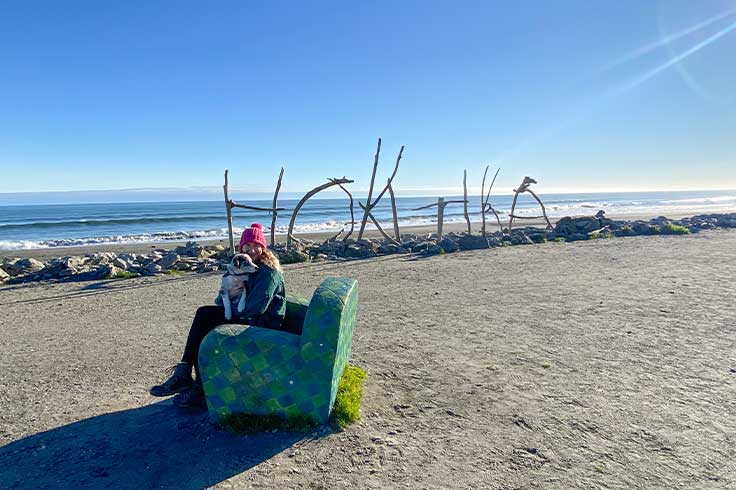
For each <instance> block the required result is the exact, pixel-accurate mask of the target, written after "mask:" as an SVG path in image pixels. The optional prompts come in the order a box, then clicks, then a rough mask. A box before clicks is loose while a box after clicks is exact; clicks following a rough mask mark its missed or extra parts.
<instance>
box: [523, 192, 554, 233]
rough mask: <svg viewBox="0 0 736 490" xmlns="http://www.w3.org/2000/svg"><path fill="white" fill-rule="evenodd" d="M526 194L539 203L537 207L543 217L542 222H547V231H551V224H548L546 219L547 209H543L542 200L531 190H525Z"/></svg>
mask: <svg viewBox="0 0 736 490" xmlns="http://www.w3.org/2000/svg"><path fill="white" fill-rule="evenodd" d="M527 192H528V193H529V194H531V195H532V197H533V198H534V199H536V200H537V202H538V203H539V206H540V207H541V208H542V214H543V215H544V220H545V221H546V222H547V229H549V230H551V229H552V223H550V222H549V218H548V217H547V208H545V207H544V204H543V203H542V200H541V199H539V197H537V195H536V194H535V193H534V191H533V190H531V189H527Z"/></svg>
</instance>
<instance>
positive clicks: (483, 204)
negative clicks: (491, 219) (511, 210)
mask: <svg viewBox="0 0 736 490" xmlns="http://www.w3.org/2000/svg"><path fill="white" fill-rule="evenodd" d="M490 167H491V166H490V165H486V170H485V172H483V183H482V184H481V187H480V214H481V217H482V222H483V224H482V225H481V234H482V235H483V238H485V236H486V213H487V212H488V211H491V212H493V214H494V215H495V216H496V221H498V228H499V229H500V230H501V231H502V232H503V226H501V219H500V218H499V217H498V213H497V212H496V210H495V209H493V206H492V205H491V203H490V199H491V189H493V184H494V183H495V182H496V177H498V172H500V171H501V167H499V168H498V169H497V170H496V173H495V175H494V176H493V180H492V181H491V185H490V186H488V192H487V193H486V192H485V187H486V175H487V174H488V169H489V168H490ZM484 193H485V197H484Z"/></svg>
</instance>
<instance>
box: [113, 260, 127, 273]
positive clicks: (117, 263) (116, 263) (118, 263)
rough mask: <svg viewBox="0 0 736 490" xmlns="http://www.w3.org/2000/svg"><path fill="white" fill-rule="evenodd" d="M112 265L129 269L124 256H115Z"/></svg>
mask: <svg viewBox="0 0 736 490" xmlns="http://www.w3.org/2000/svg"><path fill="white" fill-rule="evenodd" d="M112 265H114V266H115V267H117V268H118V269H122V270H127V269H128V262H126V261H125V259H123V258H122V257H115V260H113V261H112Z"/></svg>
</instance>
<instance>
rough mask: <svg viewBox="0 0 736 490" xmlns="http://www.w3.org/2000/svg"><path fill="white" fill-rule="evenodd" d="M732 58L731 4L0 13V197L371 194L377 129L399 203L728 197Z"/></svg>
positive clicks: (427, 4) (205, 6) (7, 9)
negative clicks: (226, 186) (549, 195)
mask: <svg viewBox="0 0 736 490" xmlns="http://www.w3.org/2000/svg"><path fill="white" fill-rule="evenodd" d="M663 39H669V41H668V42H661V41H662V40H663ZM734 53H736V3H734V1H733V0H729V1H726V0H699V1H697V2H693V1H690V0H667V1H664V0H663V1H646V0H631V1H616V2H609V1H602V0H594V1H590V0H580V1H555V2H542V1H514V2H510V1H509V2H490V1H482V2H450V1H442V2H432V1H416V2H414V1H401V2H389V1H386V2H381V1H379V2H291V1H289V2H278V1H269V2H261V3H252V2H244V1H233V2H226V1H218V2H184V1H180V2H163V1H154V2H142V1H141V2H73V1H68V2H52V1H46V2H39V1H18V2H12V1H7V2H3V3H2V5H1V6H0V69H1V73H2V75H1V76H0V113H1V114H2V117H1V118H0V192H6V193H7V192H36V191H77V190H81V191H83V190H100V189H129V188H180V187H192V186H196V187H200V188H205V189H207V188H212V189H214V190H215V191H217V190H218V189H219V186H221V185H222V172H223V170H224V169H225V168H229V169H230V171H231V175H232V182H233V184H234V185H235V186H236V187H238V188H241V189H244V190H251V191H254V192H258V191H269V190H271V189H272V188H273V187H274V185H275V180H276V177H277V175H278V169H279V167H280V165H282V164H283V165H284V166H285V168H286V173H285V177H284V187H283V189H284V190H285V191H290V192H299V191H303V190H306V189H309V188H311V187H313V186H315V185H318V184H320V183H322V182H324V179H325V178H327V177H335V176H343V175H347V176H348V177H351V178H354V179H355V180H356V183H355V184H354V188H355V189H356V190H360V189H365V188H367V186H368V183H369V180H370V170H371V166H372V158H373V153H374V152H375V145H376V139H377V137H379V136H380V137H382V138H383V143H384V145H383V159H382V165H381V167H380V169H379V176H378V178H377V181H378V182H385V179H386V177H387V176H388V174H389V172H390V170H391V167H392V165H393V160H394V159H395V156H396V153H397V152H398V149H399V147H400V145H402V144H403V145H405V146H406V150H405V152H404V159H403V160H402V165H401V168H400V170H399V174H398V177H397V179H396V189H397V191H399V192H400V193H403V194H416V193H439V194H441V193H451V192H453V191H456V190H457V189H459V188H461V185H462V172H463V169H464V168H467V169H468V172H469V179H470V183H471V187H479V184H480V179H481V177H482V172H483V168H484V167H485V165H486V164H491V165H494V166H498V165H500V166H501V168H502V170H501V173H500V175H499V180H498V184H497V185H498V189H499V192H507V191H510V190H511V188H513V186H514V185H515V184H517V183H518V182H519V181H520V180H521V178H522V177H523V176H524V175H531V176H533V177H535V178H536V179H537V180H539V182H540V184H539V186H538V189H539V190H540V191H541V192H544V191H547V192H553V191H576V190H617V189H620V190H640V189H711V188H736V136H735V135H736V63H734ZM679 58H682V59H679ZM471 190H472V188H471Z"/></svg>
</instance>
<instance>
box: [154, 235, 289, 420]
mask: <svg viewBox="0 0 736 490" xmlns="http://www.w3.org/2000/svg"><path fill="white" fill-rule="evenodd" d="M238 249H239V250H240V252H241V253H245V254H248V255H249V256H250V258H251V259H252V260H253V263H254V264H256V265H257V266H258V270H257V271H256V272H254V273H253V274H251V276H250V278H249V279H248V281H247V283H246V284H247V286H246V288H247V296H246V300H245V308H244V310H243V312H242V313H238V312H237V311H233V318H232V319H231V320H227V319H226V318H225V308H224V307H223V306H222V305H221V304H220V305H211V306H201V307H199V308H198V309H197V313H196V314H195V315H194V320H193V321H192V326H191V327H190V329H189V336H188V337H187V343H186V346H185V347H184V354H183V355H182V358H181V362H179V363H178V364H176V365H175V366H173V367H172V368H171V371H172V374H171V377H170V378H169V379H167V380H166V381H164V382H163V383H162V384H160V385H156V386H154V387H152V388H151V395H153V396H170V395H173V394H176V393H180V395H179V396H178V397H176V398H175V399H174V403H175V404H176V405H178V406H180V407H202V408H204V406H205V400H204V391H203V390H202V376H201V373H200V370H199V365H198V362H197V357H198V354H199V346H200V344H201V343H202V340H204V338H205V336H206V335H207V334H208V333H209V332H210V331H211V330H213V329H214V328H215V327H217V326H219V325H224V324H228V323H229V324H233V323H237V324H241V325H252V326H258V327H266V328H280V327H281V324H282V322H283V321H284V316H285V315H286V288H285V285H284V276H283V275H282V273H281V264H279V259H278V258H277V257H276V255H274V253H273V252H271V251H270V250H269V249H268V246H267V245H266V237H265V236H264V235H263V227H262V226H261V225H260V224H258V223H253V224H252V225H251V227H250V228H247V229H245V230H244V231H243V235H242V236H241V237H240V245H239V246H238ZM235 293H236V292H234V293H233V294H231V296H235ZM192 367H194V370H195V372H196V374H197V377H196V381H195V380H193V379H192Z"/></svg>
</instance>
